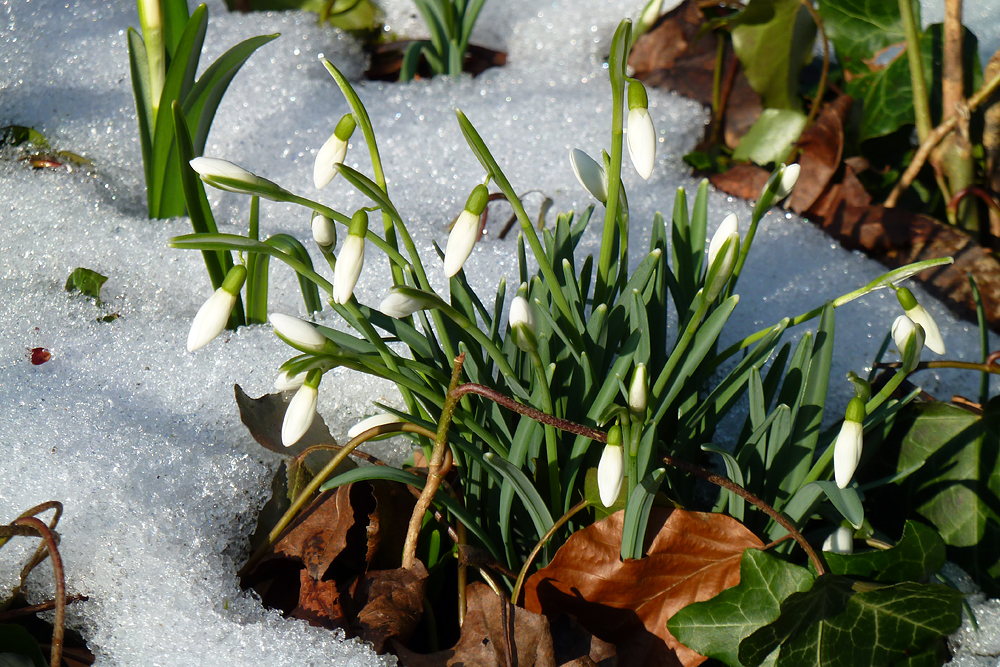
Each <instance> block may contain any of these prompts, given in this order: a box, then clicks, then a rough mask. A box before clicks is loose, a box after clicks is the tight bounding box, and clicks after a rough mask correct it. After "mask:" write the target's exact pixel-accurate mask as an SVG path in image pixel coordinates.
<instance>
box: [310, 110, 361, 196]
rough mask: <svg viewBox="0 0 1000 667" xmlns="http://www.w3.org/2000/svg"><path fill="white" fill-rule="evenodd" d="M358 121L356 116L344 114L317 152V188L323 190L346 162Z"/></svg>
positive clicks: (315, 170)
mask: <svg viewBox="0 0 1000 667" xmlns="http://www.w3.org/2000/svg"><path fill="white" fill-rule="evenodd" d="M356 126H357V123H355V121H354V116H352V115H351V114H344V116H343V118H341V119H340V122H338V123H337V127H336V129H334V131H333V134H331V135H330V138H329V139H327V140H326V143H325V144H323V147H322V148H320V149H319V151H318V152H317V153H316V162H315V164H314V165H313V185H315V186H316V189H317V190H321V189H323V188H325V187H326V186H327V184H329V183H330V181H332V180H333V177H334V176H336V175H337V166H336V165H338V164H342V163H343V162H344V158H345V157H347V142H348V141H350V139H351V135H352V134H354V128H355V127H356Z"/></svg>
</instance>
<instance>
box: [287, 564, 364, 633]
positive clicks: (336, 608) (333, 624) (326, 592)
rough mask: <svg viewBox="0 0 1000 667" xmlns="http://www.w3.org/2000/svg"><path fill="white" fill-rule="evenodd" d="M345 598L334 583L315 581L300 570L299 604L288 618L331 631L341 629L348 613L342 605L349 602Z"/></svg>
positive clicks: (304, 571)
mask: <svg viewBox="0 0 1000 667" xmlns="http://www.w3.org/2000/svg"><path fill="white" fill-rule="evenodd" d="M345 597H346V596H342V595H341V592H340V588H339V587H338V585H337V582H336V581H317V580H316V579H313V578H312V577H311V576H310V575H309V573H308V572H307V571H306V570H302V571H301V572H299V600H298V602H299V603H298V606H297V607H295V609H293V610H292V611H291V613H290V614H289V616H291V617H292V618H300V619H302V620H304V621H308V622H309V624H310V625H317V626H320V627H323V628H329V629H331V630H334V629H338V628H343V627H344V626H345V625H346V623H347V618H348V616H349V613H350V612H349V611H348V610H346V609H344V603H345V602H349V599H345Z"/></svg>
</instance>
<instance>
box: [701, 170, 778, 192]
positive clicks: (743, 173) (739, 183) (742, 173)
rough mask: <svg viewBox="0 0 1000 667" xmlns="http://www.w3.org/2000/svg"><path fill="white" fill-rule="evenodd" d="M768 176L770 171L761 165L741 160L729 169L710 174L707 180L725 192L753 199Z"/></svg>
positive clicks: (761, 188) (765, 182) (762, 187)
mask: <svg viewBox="0 0 1000 667" xmlns="http://www.w3.org/2000/svg"><path fill="white" fill-rule="evenodd" d="M770 176H771V174H770V172H768V171H767V170H766V169H764V168H763V167H758V166H757V165H755V164H750V163H748V162H741V163H739V164H736V165H733V167H732V169H730V170H729V171H724V172H722V173H721V174H712V175H711V176H709V177H708V180H709V181H711V183H712V185H714V186H715V187H717V188H718V189H720V190H722V191H723V192H725V193H728V194H731V195H733V196H734V197H740V198H741V199H749V200H750V201H755V200H756V199H757V197H759V196H760V191H761V190H763V189H764V185H766V184H767V179H768V178H770Z"/></svg>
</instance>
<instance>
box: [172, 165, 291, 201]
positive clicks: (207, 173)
mask: <svg viewBox="0 0 1000 667" xmlns="http://www.w3.org/2000/svg"><path fill="white" fill-rule="evenodd" d="M190 165H191V168H192V169H194V170H195V171H196V172H197V173H198V175H199V176H200V177H201V180H203V181H205V182H206V183H208V184H209V185H211V186H212V187H214V188H218V189H220V190H226V191H228V192H238V193H240V194H246V195H258V196H260V197H263V198H265V199H271V200H274V201H278V200H280V199H281V198H282V196H283V195H285V194H287V192H286V191H285V190H283V189H282V188H281V186H280V185H278V184H277V183H273V182H271V181H269V180H267V179H266V178H261V177H260V176H258V175H256V174H253V173H251V172H249V171H247V170H246V169H244V168H243V167H241V166H239V165H237V164H233V163H232V162H229V161H228V160H220V159H219V158H215V157H196V158H195V159H193V160H191V162H190Z"/></svg>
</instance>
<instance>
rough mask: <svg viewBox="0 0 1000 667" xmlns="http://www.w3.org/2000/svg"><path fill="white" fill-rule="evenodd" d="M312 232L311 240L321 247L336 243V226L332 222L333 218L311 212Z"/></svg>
mask: <svg viewBox="0 0 1000 667" xmlns="http://www.w3.org/2000/svg"><path fill="white" fill-rule="evenodd" d="M312 234H313V241H315V242H316V245H318V246H320V247H321V248H329V247H330V246H334V245H336V244H337V227H336V225H334V224H333V220H331V219H330V218H328V217H326V216H325V215H323V214H322V213H313V217H312Z"/></svg>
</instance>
